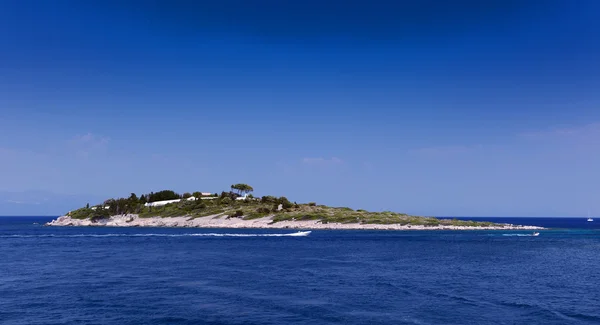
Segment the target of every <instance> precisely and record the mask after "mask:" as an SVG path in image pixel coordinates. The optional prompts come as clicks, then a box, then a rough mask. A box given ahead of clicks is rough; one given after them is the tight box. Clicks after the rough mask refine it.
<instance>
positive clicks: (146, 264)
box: [0, 217, 600, 325]
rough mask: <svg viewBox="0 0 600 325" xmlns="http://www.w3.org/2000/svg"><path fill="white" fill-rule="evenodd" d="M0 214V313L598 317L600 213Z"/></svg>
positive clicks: (559, 320)
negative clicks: (364, 224)
mask: <svg viewBox="0 0 600 325" xmlns="http://www.w3.org/2000/svg"><path fill="white" fill-rule="evenodd" d="M51 219H52V218H51V217H0V324H3V325H9V324H11V325H21V324H28V325H30V324H44V325H46V324H214V325H216V324H461V325H462V324H600V290H599V288H598V287H599V285H600V220H597V221H594V222H587V221H586V218H517V219H514V218H468V219H477V220H491V221H496V222H507V223H514V224H527V225H538V226H545V227H550V228H552V229H548V230H541V231H540V235H539V236H532V231H507V230H498V231H484V230H476V231H361V230H344V231H326V230H320V231H317V230H314V231H312V232H310V233H301V232H298V230H289V229H282V230H273V229H268V230H265V229H263V230H260V229H243V230H242V229H192V228H95V227H45V226H43V224H44V223H45V222H47V221H50V220H51Z"/></svg>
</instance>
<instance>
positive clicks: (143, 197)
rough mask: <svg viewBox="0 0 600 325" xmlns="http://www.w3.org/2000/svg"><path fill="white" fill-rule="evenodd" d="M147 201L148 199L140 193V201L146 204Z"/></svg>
mask: <svg viewBox="0 0 600 325" xmlns="http://www.w3.org/2000/svg"><path fill="white" fill-rule="evenodd" d="M147 202H148V200H147V199H146V196H145V195H143V194H142V196H140V203H141V204H146V203H147Z"/></svg>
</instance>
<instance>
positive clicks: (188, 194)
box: [181, 192, 192, 199]
mask: <svg viewBox="0 0 600 325" xmlns="http://www.w3.org/2000/svg"><path fill="white" fill-rule="evenodd" d="M191 197H192V193H189V192H185V193H183V195H181V198H183V199H188V198H191Z"/></svg>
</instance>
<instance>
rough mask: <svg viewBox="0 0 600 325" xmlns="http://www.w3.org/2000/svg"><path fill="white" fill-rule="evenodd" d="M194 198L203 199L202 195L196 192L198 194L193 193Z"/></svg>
mask: <svg viewBox="0 0 600 325" xmlns="http://www.w3.org/2000/svg"><path fill="white" fill-rule="evenodd" d="M192 196H193V197H195V198H196V199H200V198H201V197H202V193H201V192H198V191H196V192H194V193H192Z"/></svg>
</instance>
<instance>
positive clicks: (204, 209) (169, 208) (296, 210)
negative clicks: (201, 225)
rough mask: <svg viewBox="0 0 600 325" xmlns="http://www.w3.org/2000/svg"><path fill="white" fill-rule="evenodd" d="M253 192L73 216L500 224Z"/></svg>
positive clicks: (140, 200) (107, 207)
mask: <svg viewBox="0 0 600 325" xmlns="http://www.w3.org/2000/svg"><path fill="white" fill-rule="evenodd" d="M253 191H254V189H253V188H252V187H251V186H249V185H247V184H234V185H231V187H230V191H223V192H221V193H220V194H217V193H215V194H209V195H207V193H202V192H193V193H190V192H186V193H183V194H179V193H176V192H175V191H172V190H164V191H159V192H156V193H154V192H152V193H149V194H143V195H141V196H140V197H138V196H137V195H136V194H135V193H131V195H130V196H129V197H127V198H117V199H108V200H106V201H104V202H103V203H102V204H99V205H96V206H91V207H90V206H89V204H88V205H86V207H83V208H80V209H77V210H74V211H71V212H69V213H68V214H67V215H68V216H70V217H72V218H75V219H86V218H90V219H91V220H92V221H94V220H99V219H103V218H108V217H110V216H113V215H119V214H137V215H139V216H140V217H141V218H148V217H179V216H187V217H190V218H198V217H205V216H216V217H223V218H242V219H245V220H250V219H256V218H263V217H272V219H273V222H274V223H276V222H280V221H299V220H320V221H321V222H322V223H362V224H400V225H424V226H440V225H453V226H466V227H486V226H499V225H498V224H494V223H492V222H475V221H465V220H457V219H437V218H433V217H420V216H411V215H408V214H404V213H397V212H390V211H384V212H369V211H365V210H360V209H359V210H354V209H351V208H346V207H329V206H325V205H318V204H316V203H315V202H309V203H297V202H292V201H290V200H288V199H287V198H286V197H284V196H280V197H276V196H271V195H266V196H262V197H254V196H253V195H252V194H251V193H252V192H253ZM166 200H178V201H176V202H173V203H169V204H166V205H162V206H149V204H150V203H152V202H157V201H166Z"/></svg>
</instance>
